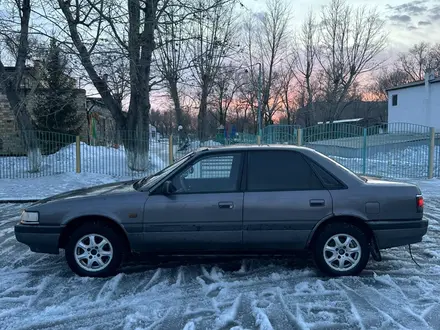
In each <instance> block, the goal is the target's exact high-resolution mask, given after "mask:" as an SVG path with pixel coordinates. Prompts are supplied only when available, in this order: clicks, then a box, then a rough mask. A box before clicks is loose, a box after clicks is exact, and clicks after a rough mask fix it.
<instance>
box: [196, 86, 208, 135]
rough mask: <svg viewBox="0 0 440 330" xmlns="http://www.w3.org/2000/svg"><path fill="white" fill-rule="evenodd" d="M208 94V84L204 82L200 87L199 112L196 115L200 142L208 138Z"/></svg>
mask: <svg viewBox="0 0 440 330" xmlns="http://www.w3.org/2000/svg"><path fill="white" fill-rule="evenodd" d="M208 94H209V91H208V86H207V84H206V83H205V84H204V86H203V87H202V95H201V97H200V107H199V114H198V116H197V123H198V133H199V139H200V141H201V142H204V141H206V140H207V138H208V121H207V118H206V117H207V114H208Z"/></svg>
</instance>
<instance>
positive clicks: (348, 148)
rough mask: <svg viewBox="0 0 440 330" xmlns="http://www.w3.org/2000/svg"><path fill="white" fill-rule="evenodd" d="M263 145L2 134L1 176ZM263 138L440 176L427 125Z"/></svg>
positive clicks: (156, 165)
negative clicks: (30, 146)
mask: <svg viewBox="0 0 440 330" xmlns="http://www.w3.org/2000/svg"><path fill="white" fill-rule="evenodd" d="M24 138H26V139H30V138H33V139H35V140H36V142H37V143H36V145H38V146H39V148H40V149H39V150H40V153H41V156H40V155H39V154H35V153H33V154H30V155H28V154H27V153H26V149H25V148H24V145H23V142H22V141H23V140H24ZM256 143H258V138H257V136H256V135H252V134H246V133H238V134H236V135H235V136H234V137H228V138H226V137H225V136H223V135H221V136H217V137H213V138H212V139H211V140H209V141H206V142H204V143H200V142H199V141H198V140H197V138H196V137H194V136H193V137H190V140H189V142H188V143H187V145H185V146H184V145H183V143H182V141H179V138H178V137H177V136H172V137H164V136H154V137H153V136H142V135H139V134H135V133H134V132H118V133H117V134H116V135H115V136H114V137H112V138H111V139H109V138H106V139H104V138H102V139H99V138H97V139H90V138H88V137H79V136H72V135H65V134H59V133H53V132H23V133H13V134H1V133H0V179H14V178H32V177H41V176H47V175H55V174H60V173H69V172H71V173H95V174H102V175H108V176H112V177H117V178H137V177H142V176H145V175H148V174H151V173H153V172H156V171H158V170H160V169H162V168H164V167H165V166H167V165H168V164H169V163H170V162H173V161H175V160H176V159H178V158H180V157H182V156H183V155H185V154H186V153H188V152H190V151H191V150H195V149H198V148H200V147H202V146H221V145H231V144H256ZM261 143H265V144H269V143H270V144H293V145H303V146H307V147H310V148H313V149H315V150H317V151H319V152H321V153H323V154H325V155H328V156H329V157H331V158H333V159H335V160H336V161H337V162H339V163H341V164H342V165H344V166H346V167H348V168H350V169H351V170H353V171H354V172H356V173H359V174H365V175H371V176H378V177H386V178H427V177H431V176H436V177H440V152H439V151H440V134H435V133H434V130H433V129H432V128H430V127H427V126H421V125H415V124H408V123H393V124H383V125H376V126H372V127H366V128H365V127H360V126H356V125H352V124H346V123H333V124H321V125H316V126H312V127H307V128H300V127H299V126H287V125H272V126H267V127H265V128H264V130H263V135H262V138H261ZM133 148H136V152H133V151H132V150H133ZM130 150H131V151H130Z"/></svg>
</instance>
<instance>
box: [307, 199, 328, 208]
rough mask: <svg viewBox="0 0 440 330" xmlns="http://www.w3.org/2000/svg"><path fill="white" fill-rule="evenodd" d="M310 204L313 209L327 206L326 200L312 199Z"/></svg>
mask: <svg viewBox="0 0 440 330" xmlns="http://www.w3.org/2000/svg"><path fill="white" fill-rule="evenodd" d="M309 204H310V206H311V207H319V206H325V200H323V199H311V200H310V201H309Z"/></svg>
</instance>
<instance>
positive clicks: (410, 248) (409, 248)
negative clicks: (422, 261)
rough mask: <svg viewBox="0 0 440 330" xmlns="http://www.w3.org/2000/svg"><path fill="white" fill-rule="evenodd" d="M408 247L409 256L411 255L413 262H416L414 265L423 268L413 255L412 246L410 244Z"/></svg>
mask: <svg viewBox="0 0 440 330" xmlns="http://www.w3.org/2000/svg"><path fill="white" fill-rule="evenodd" d="M408 247H409V254H410V256H411V259H412V261H414V263H415V264H416V265H417V266H418V267H419V268H422V266H420V265H419V264H418V263H417V261H415V259H414V257H413V255H412V252H411V244H408Z"/></svg>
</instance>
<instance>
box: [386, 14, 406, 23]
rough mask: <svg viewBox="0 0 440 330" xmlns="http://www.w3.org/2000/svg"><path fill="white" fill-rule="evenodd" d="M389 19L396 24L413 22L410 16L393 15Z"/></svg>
mask: <svg viewBox="0 0 440 330" xmlns="http://www.w3.org/2000/svg"><path fill="white" fill-rule="evenodd" d="M389 19H390V20H392V21H396V22H402V23H409V22H411V17H409V16H408V15H391V16H389Z"/></svg>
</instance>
